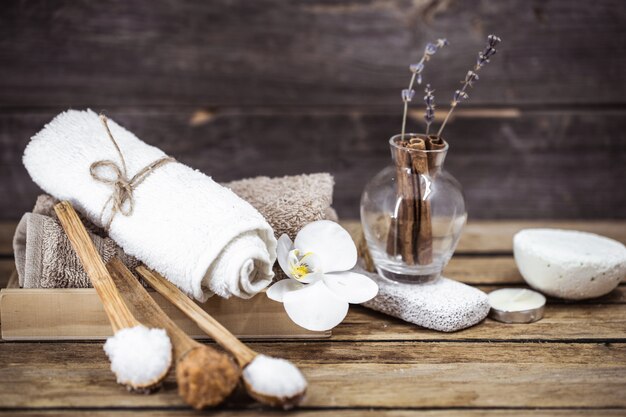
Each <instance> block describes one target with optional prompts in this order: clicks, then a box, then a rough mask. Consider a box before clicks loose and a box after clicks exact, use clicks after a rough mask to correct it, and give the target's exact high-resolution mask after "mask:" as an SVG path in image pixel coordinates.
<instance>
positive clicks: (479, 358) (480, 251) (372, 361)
mask: <svg viewBox="0 0 626 417" xmlns="http://www.w3.org/2000/svg"><path fill="white" fill-rule="evenodd" d="M346 225H347V226H348V227H349V228H351V229H355V228H358V225H357V224H355V223H348V224H346ZM14 226H15V223H1V224H0V255H1V258H0V277H1V279H2V283H3V284H4V283H6V280H7V279H8V276H9V275H10V273H11V271H12V270H13V268H14V267H13V259H12V251H11V237H12V233H13V228H14ZM534 226H551V227H563V228H573V229H579V230H588V231H593V232H597V233H600V234H603V235H606V236H609V237H613V238H615V239H617V240H619V241H621V242H626V221H616V222H607V221H602V222H575V221H572V222H527V221H525V222H484V221H482V222H473V223H470V224H469V225H468V226H467V228H466V230H465V233H464V236H463V238H462V241H461V243H460V245H459V248H458V251H457V253H456V255H455V256H454V258H453V259H452V261H451V262H450V264H449V265H448V267H447V269H446V271H445V274H446V276H448V277H450V278H455V279H457V280H459V281H462V282H466V283H468V284H471V285H474V286H476V287H478V288H480V289H482V290H485V291H491V290H492V289H494V288H499V287H502V286H511V285H512V286H523V281H522V278H521V277H520V275H519V273H518V272H517V269H516V267H515V263H514V261H513V258H512V256H511V237H512V235H513V233H514V232H515V231H517V230H519V229H521V228H525V227H534ZM251 345H252V347H253V348H254V349H256V350H258V351H259V352H262V353H266V354H269V355H275V356H281V357H285V358H287V359H289V360H292V361H293V362H295V363H296V364H297V365H298V366H300V368H301V369H302V370H303V372H304V373H305V375H306V377H307V379H308V381H309V384H310V387H309V393H308V396H307V398H306V400H305V401H304V402H303V404H302V407H301V408H300V409H299V410H297V411H296V412H295V413H294V414H297V415H307V416H328V417H330V416H333V417H334V416H360V415H364V414H366V415H387V416H408V415H425V416H448V415H469V416H477V415H488V416H497V415H512V414H516V415H530V416H545V415H562V416H571V415H583V414H584V415H597V416H613V415H626V285H624V284H623V283H622V285H620V286H619V287H618V288H617V289H616V290H615V291H613V292H612V293H611V294H609V295H607V296H605V297H602V298H600V299H596V300H590V301H583V302H564V301H558V300H550V301H549V303H548V305H547V307H546V311H545V317H544V319H543V320H541V321H539V322H536V323H533V324H518V325H506V324H501V323H498V322H495V321H492V320H490V319H486V320H485V321H484V322H482V323H480V324H478V325H477V326H475V327H473V328H470V329H467V330H463V331H460V332H456V333H439V332H435V331H431V330H426V329H422V328H419V327H416V326H413V325H410V324H406V323H404V322H402V321H400V320H397V319H394V318H392V317H388V316H385V315H382V314H379V313H376V312H373V311H369V310H367V309H365V308H363V307H360V306H353V307H351V309H350V313H349V314H348V317H347V318H346V320H345V321H344V323H342V324H341V325H340V326H338V327H337V328H336V329H335V330H334V332H333V336H332V338H330V339H329V340H322V341H280V342H252V343H251ZM260 410H263V411H264V412H267V413H272V412H273V411H272V410H269V409H263V408H261V407H260V406H259V405H258V404H256V403H254V402H252V401H251V400H249V399H248V398H246V396H245V394H243V393H241V392H239V393H236V394H235V395H234V396H233V398H232V399H231V400H229V402H228V403H227V404H226V405H224V406H223V407H221V408H220V409H218V410H217V411H215V410H209V411H205V413H207V414H212V415H219V416H231V415H240V416H253V415H257V414H259V412H260ZM0 414H4V415H20V416H31V415H41V414H44V415H47V416H52V415H63V416H77V415H83V414H98V415H103V416H105V415H106V416H130V415H132V416H148V415H158V416H161V415H177V416H186V415H189V416H191V415H196V414H197V412H195V411H193V410H190V409H189V408H188V407H187V406H186V405H185V404H184V403H183V402H182V401H181V399H180V398H179V397H178V395H177V393H176V385H175V382H174V378H173V377H171V376H170V377H169V378H168V379H167V380H166V383H165V385H164V387H163V388H162V389H161V391H159V392H158V393H156V394H154V395H149V396H147V395H136V394H130V393H128V392H126V391H125V389H124V388H122V387H121V386H119V385H117V384H116V383H115V381H114V379H113V376H112V374H111V372H110V371H109V364H108V361H107V359H106V356H105V354H104V352H103V350H102V343H96V342H81V343H78V342H58V343H31V342H19V343H18V342H3V343H0Z"/></svg>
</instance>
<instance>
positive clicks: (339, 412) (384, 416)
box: [0, 407, 626, 417]
mask: <svg viewBox="0 0 626 417" xmlns="http://www.w3.org/2000/svg"><path fill="white" fill-rule="evenodd" d="M209 413H210V415H211V416H213V417H258V416H259V415H260V414H261V413H262V415H263V416H284V415H285V412H284V411H277V410H269V409H263V410H216V411H213V410H211V411H210V412H209ZM625 414H626V411H624V410H623V409H609V408H602V409H595V410H594V409H589V408H583V409H571V408H568V409H555V408H550V409H544V410H541V409H536V408H535V409H519V408H516V409H484V408H483V409H481V408H478V409H468V408H464V409H462V410H459V409H458V408H454V409H450V410H428V409H427V410H424V409H409V410H407V409H404V410H388V409H384V408H373V407H368V408H367V410H363V409H356V410H350V409H337V408H331V409H327V410H323V409H322V410H315V409H314V410H310V409H306V410H302V409H296V410H290V412H289V416H291V417H362V416H364V415H365V416H368V417H457V416H459V415H463V416H468V417H510V416H514V417H570V416H571V417H577V416H590V417H596V416H597V417H613V416H624V415H625ZM5 415H6V416H11V417H13V416H17V417H39V416H46V417H66V416H69V417H78V416H90V417H91V416H104V417H135V416H138V417H141V416H149V417H166V416H177V417H187V416H189V417H197V416H198V411H194V410H181V409H176V408H174V409H169V410H167V411H161V410H154V409H133V410H132V411H127V410H113V409H112V410H106V411H103V410H98V409H90V410H70V409H65V410H62V411H58V410H43V411H39V410H37V411H15V410H11V411H2V410H0V416H5Z"/></svg>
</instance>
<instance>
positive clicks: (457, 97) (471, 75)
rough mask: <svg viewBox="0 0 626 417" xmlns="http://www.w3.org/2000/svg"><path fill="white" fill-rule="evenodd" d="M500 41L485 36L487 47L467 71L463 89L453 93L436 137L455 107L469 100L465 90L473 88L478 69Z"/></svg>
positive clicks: (490, 36) (494, 52)
mask: <svg viewBox="0 0 626 417" xmlns="http://www.w3.org/2000/svg"><path fill="white" fill-rule="evenodd" d="M501 41H502V40H501V39H500V38H499V37H497V36H496V35H489V36H487V47H486V48H485V50H484V51H481V52H479V53H478V59H477V60H476V65H475V66H474V70H473V71H472V70H469V71H467V74H466V75H465V80H463V81H461V83H462V84H463V87H462V88H461V89H460V90H456V91H455V92H454V96H453V97H452V103H450V110H449V111H448V114H446V118H445V119H444V120H443V123H442V124H441V127H440V128H439V132H437V136H441V132H443V128H444V127H445V126H446V123H447V122H448V119H449V118H450V115H451V114H452V112H453V111H454V109H455V108H456V106H457V105H458V104H459V103H460V102H461V101H463V100H466V99H468V98H469V95H468V94H467V92H466V91H465V90H467V87H473V86H474V82H475V81H478V74H477V73H478V71H480V69H481V68H482V67H484V66H485V64H487V63H489V59H490V58H491V57H493V56H494V55H495V54H496V48H495V47H496V45H498V44H499V43H500V42H501Z"/></svg>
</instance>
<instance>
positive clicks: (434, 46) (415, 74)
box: [400, 38, 448, 139]
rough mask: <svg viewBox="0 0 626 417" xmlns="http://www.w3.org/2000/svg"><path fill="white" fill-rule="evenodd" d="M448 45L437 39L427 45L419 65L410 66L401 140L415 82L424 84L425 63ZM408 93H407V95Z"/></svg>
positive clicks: (443, 39)
mask: <svg viewBox="0 0 626 417" xmlns="http://www.w3.org/2000/svg"><path fill="white" fill-rule="evenodd" d="M447 44H448V41H447V40H446V39H445V38H442V39H437V42H435V43H431V42H429V43H428V44H426V47H425V48H424V54H423V55H422V58H421V59H420V60H419V62H418V63H417V64H411V65H410V66H409V70H410V71H411V73H412V75H411V81H410V82H409V88H407V89H405V90H402V101H403V102H404V114H403V115H402V131H401V135H400V138H402V139H404V132H405V130H406V116H407V113H408V111H409V102H410V101H411V100H412V99H413V96H415V90H413V85H414V84H415V81H417V83H418V84H421V83H422V71H423V70H424V63H425V62H428V61H429V60H430V57H431V56H433V55H434V54H435V53H436V52H437V51H438V50H439V49H441V48H443V47H444V46H446V45H447ZM405 92H406V93H405Z"/></svg>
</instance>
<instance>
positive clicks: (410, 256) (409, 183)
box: [387, 144, 416, 265]
mask: <svg viewBox="0 0 626 417" xmlns="http://www.w3.org/2000/svg"><path fill="white" fill-rule="evenodd" d="M400 145H402V144H400ZM393 157H394V161H395V164H396V188H397V203H396V213H395V216H394V217H393V218H392V220H391V224H390V229H389V234H388V236H387V253H389V254H390V255H393V256H395V255H398V254H400V255H401V256H402V260H403V261H404V262H405V263H406V264H408V265H414V264H415V257H414V237H413V236H414V225H415V203H414V200H415V196H416V195H415V190H414V184H413V179H412V176H411V169H412V168H411V158H410V156H409V153H408V152H407V151H406V149H401V148H400V147H398V148H394V149H393Z"/></svg>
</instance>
